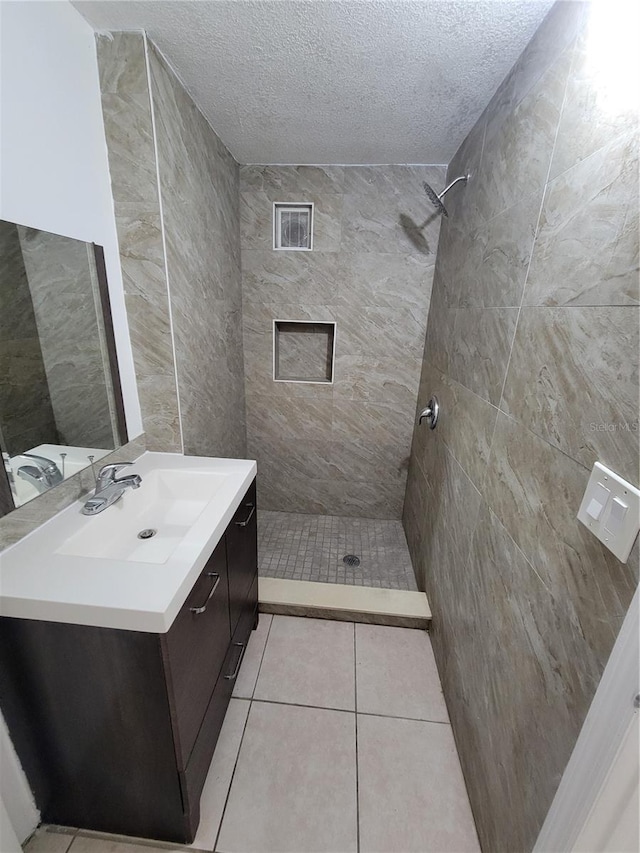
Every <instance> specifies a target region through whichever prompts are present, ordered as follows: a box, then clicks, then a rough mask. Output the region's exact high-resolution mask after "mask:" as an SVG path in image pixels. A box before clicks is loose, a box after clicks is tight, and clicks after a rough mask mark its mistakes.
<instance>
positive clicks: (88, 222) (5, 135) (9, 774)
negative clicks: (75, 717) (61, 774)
mask: <svg viewBox="0 0 640 853" xmlns="http://www.w3.org/2000/svg"><path fill="white" fill-rule="evenodd" d="M0 75H1V76H0V81H1V82H0V86H1V88H0V98H1V100H0V218H2V219H6V220H8V221H10V222H17V223H19V224H20V225H29V226H31V227H33V228H41V229H44V230H45V231H52V232H54V233H56V234H64V235H65V236H67V237H74V238H76V239H78V240H86V241H88V242H94V243H99V244H100V245H101V246H103V247H104V251H105V261H106V266H107V275H108V278H109V291H110V295H111V306H112V312H113V322H114V328H115V336H116V346H117V349H118V360H119V365H120V372H121V379H122V390H123V395H124V404H125V412H126V417H127V427H128V432H129V437H130V438H134V437H135V436H137V435H140V433H141V432H142V419H141V416H140V405H139V402H138V393H137V389H136V382H135V373H134V367H133V356H132V353H131V343H130V340H129V329H128V325H127V318H126V312H125V305H124V293H123V287H122V275H121V271H120V259H119V253H118V242H117V235H116V227H115V218H114V212H113V200H112V197H111V182H110V178H109V166H108V160H107V146H106V142H105V136H104V126H103V122H102V108H101V103H100V85H99V79H98V65H97V60H96V49H95V39H94V34H93V30H92V29H91V27H90V26H89V25H88V24H87V23H86V21H85V20H84V18H82V17H81V16H80V14H79V13H78V12H76V10H75V9H74V8H73V7H72V6H71V5H70V4H69V3H68V2H67V0H51V1H50V2H46V1H45V2H42V1H41V0H21V1H20V2H15V0H0ZM0 761H1V764H2V766H1V767H0V814H1V813H2V811H3V809H4V808H6V811H7V813H8V815H9V818H10V821H11V824H12V826H13V829H14V830H15V833H16V835H17V836H18V839H19V840H20V841H24V839H25V838H26V837H27V836H28V835H29V834H30V833H31V832H32V831H33V829H35V826H36V824H37V822H38V813H37V811H36V809H35V805H34V803H33V798H32V797H31V793H30V791H29V786H28V784H27V781H26V779H25V777H24V774H23V772H22V770H21V768H20V765H19V762H18V760H17V758H16V756H15V752H14V750H13V747H12V745H11V742H10V740H9V737H8V733H7V730H6V726H5V724H4V720H2V718H1V717H0ZM4 829H5V827H4V826H3V831H4ZM7 831H8V830H7ZM4 837H6V836H4V835H3V838H4ZM3 843H4V842H3Z"/></svg>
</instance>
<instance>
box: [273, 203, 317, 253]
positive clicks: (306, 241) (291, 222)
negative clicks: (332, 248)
mask: <svg viewBox="0 0 640 853" xmlns="http://www.w3.org/2000/svg"><path fill="white" fill-rule="evenodd" d="M273 248H274V249H288V250H289V251H294V252H300V251H303V252H304V251H307V252H308V251H310V250H311V249H312V248H313V204H281V203H279V202H276V203H275V204H274V205H273Z"/></svg>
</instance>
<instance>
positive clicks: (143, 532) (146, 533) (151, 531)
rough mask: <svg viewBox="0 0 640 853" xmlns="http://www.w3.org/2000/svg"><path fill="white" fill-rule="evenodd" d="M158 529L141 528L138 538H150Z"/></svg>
mask: <svg viewBox="0 0 640 853" xmlns="http://www.w3.org/2000/svg"><path fill="white" fill-rule="evenodd" d="M157 532H158V531H157V530H156V529H155V528H153V527H147V528H145V530H141V531H140V533H138V539H151V537H152V536H155V535H156V533H157Z"/></svg>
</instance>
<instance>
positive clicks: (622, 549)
mask: <svg viewBox="0 0 640 853" xmlns="http://www.w3.org/2000/svg"><path fill="white" fill-rule="evenodd" d="M605 490H606V491H607V492H609V494H608V496H606V503H605V505H604V507H603V508H602V511H601V512H600V513H599V516H598V519H597V520H596V519H595V518H593V507H592V502H593V501H598V502H600V501H602V500H603V496H604V495H605V494H606V492H605ZM590 507H591V508H592V513H591V514H590V513H589V512H588V509H589V508H590ZM624 507H627V509H626V511H625V509H624ZM612 511H613V515H612ZM578 520H579V521H581V522H582V523H583V524H584V526H585V527H588V528H589V530H590V531H591V532H592V533H593V534H594V536H597V537H598V539H599V540H600V541H601V542H602V543H603V544H604V545H606V547H607V548H608V549H609V550H610V551H613V553H614V554H615V555H616V557H617V558H618V559H619V560H620V561H621V562H622V563H626V562H627V560H628V559H629V554H630V553H631V549H632V548H633V543H634V542H635V541H636V536H637V535H638V532H639V531H640V491H639V490H638V489H636V487H635V486H632V485H631V483H627V481H626V480H623V479H622V477H619V476H618V474H616V473H615V471H610V470H609V468H605V467H604V465H601V464H600V462H596V464H595V465H594V466H593V471H592V472H591V476H590V477H589V482H588V483H587V488H586V491H585V493H584V497H583V498H582V503H581V504H580V509H579V510H578ZM611 530H614V531H615V533H612V532H611Z"/></svg>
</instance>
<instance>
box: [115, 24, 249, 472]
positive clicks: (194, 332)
mask: <svg viewBox="0 0 640 853" xmlns="http://www.w3.org/2000/svg"><path fill="white" fill-rule="evenodd" d="M147 46H148V63H147V56H146V52H145V37H144V35H143V34H142V33H112V34H109V35H101V36H98V64H99V68H100V79H101V88H102V106H103V114H104V120H105V130H106V137H107V147H108V149H109V165H110V170H111V182H112V189H113V196H114V204H115V213H116V225H117V228H118V238H119V242H120V255H121V263H122V272H123V279H124V285H125V301H126V307H127V316H128V320H129V330H130V334H131V342H132V347H133V355H134V363H135V368H136V378H137V383H138V393H139V395H140V405H141V409H142V418H143V424H144V428H145V432H146V434H147V443H148V446H149V449H152V450H165V451H178V452H180V451H184V452H185V453H187V454H195V455H204V456H207V455H211V456H244V455H245V451H246V438H245V413H244V378H243V376H244V368H243V358H242V321H241V310H242V296H241V284H240V232H239V187H238V164H237V163H236V162H235V160H234V159H233V157H232V156H231V155H230V154H229V152H228V151H227V149H226V148H225V146H224V145H223V144H222V142H221V141H220V139H219V138H218V137H217V135H216V134H215V133H214V131H213V130H212V129H211V127H210V126H209V125H208V124H207V122H206V121H205V119H204V118H203V117H202V115H201V114H200V112H199V111H198V110H197V109H196V107H195V105H194V103H193V101H192V100H191V98H190V97H189V96H188V95H187V93H186V92H185V90H184V89H183V88H182V86H181V84H180V82H179V81H178V79H177V78H176V77H175V75H174V74H173V72H172V71H171V69H170V68H169V67H168V66H167V65H166V63H165V62H164V60H163V58H162V57H161V56H160V54H159V53H158V52H157V51H156V49H155V48H154V46H153V45H152V44H151V43H150V42H147ZM156 155H157V156H156Z"/></svg>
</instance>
